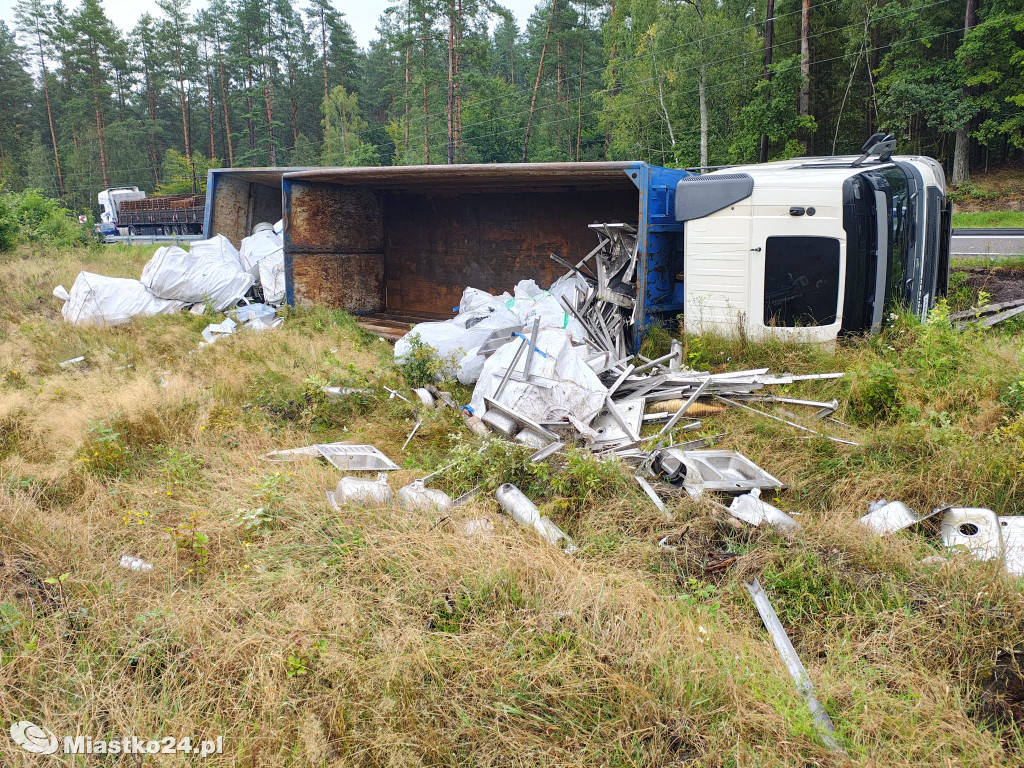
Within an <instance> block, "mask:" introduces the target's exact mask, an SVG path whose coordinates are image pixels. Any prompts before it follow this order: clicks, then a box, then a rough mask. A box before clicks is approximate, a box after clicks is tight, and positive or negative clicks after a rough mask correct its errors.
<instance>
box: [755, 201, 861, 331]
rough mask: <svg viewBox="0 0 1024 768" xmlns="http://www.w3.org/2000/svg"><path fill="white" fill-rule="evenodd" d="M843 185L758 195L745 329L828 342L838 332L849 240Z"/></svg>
mask: <svg viewBox="0 0 1024 768" xmlns="http://www.w3.org/2000/svg"><path fill="white" fill-rule="evenodd" d="M832 198H838V190H835V193H834V194H832V193H830V192H828V191H826V190H816V189H814V188H808V187H806V186H796V185H794V187H793V189H792V190H785V189H778V188H775V189H772V190H771V192H770V196H769V195H767V194H764V195H758V193H757V192H756V191H755V193H754V204H753V223H752V224H753V226H752V231H751V250H750V290H751V292H750V296H749V301H748V305H749V310H748V322H747V332H748V333H749V334H750V335H751V336H753V337H755V338H756V337H764V336H776V337H781V338H794V339H800V340H802V341H829V340H831V339H834V338H835V337H836V335H837V334H838V332H839V329H840V325H841V321H842V312H843V296H844V288H845V283H846V269H845V266H846V259H845V257H846V237H845V232H844V230H843V227H842V205H841V198H839V199H832Z"/></svg>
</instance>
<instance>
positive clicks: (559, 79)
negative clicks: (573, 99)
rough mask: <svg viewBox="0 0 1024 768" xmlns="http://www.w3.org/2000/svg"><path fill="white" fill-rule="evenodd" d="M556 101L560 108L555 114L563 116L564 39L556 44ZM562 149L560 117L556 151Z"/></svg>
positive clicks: (557, 124) (557, 123)
mask: <svg viewBox="0 0 1024 768" xmlns="http://www.w3.org/2000/svg"><path fill="white" fill-rule="evenodd" d="M555 91H556V97H555V103H556V104H558V109H557V110H556V112H555V114H556V115H559V116H561V114H562V41H561V40H559V41H558V43H557V44H556V45H555ZM561 150H562V121H561V119H560V117H559V119H558V120H557V122H556V123H555V151H556V152H561Z"/></svg>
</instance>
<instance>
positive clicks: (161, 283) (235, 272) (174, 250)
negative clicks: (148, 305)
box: [142, 245, 253, 312]
mask: <svg viewBox="0 0 1024 768" xmlns="http://www.w3.org/2000/svg"><path fill="white" fill-rule="evenodd" d="M142 284H143V285H145V286H146V288H148V289H149V290H150V291H152V292H153V293H154V294H155V295H157V296H160V297H161V298H164V299H177V300H178V301H184V302H186V303H189V304H198V303H204V302H209V303H210V304H212V305H213V308H214V309H215V310H216V311H218V312H223V311H224V310H225V309H227V308H228V307H230V306H232V305H233V304H235V303H236V302H237V301H238V300H239V299H240V298H242V297H243V296H244V295H245V294H246V292H247V291H248V290H249V289H250V288H251V287H252V284H253V277H252V275H250V274H248V273H247V272H243V271H242V269H241V267H240V266H239V264H238V262H237V261H236V260H234V258H233V257H232V256H231V255H230V254H227V253H224V252H223V250H220V251H217V250H216V249H213V248H206V249H203V248H200V249H199V250H198V251H197V250H195V248H193V250H192V251H190V252H187V253H186V252H185V251H184V250H182V249H181V248H178V247H177V246H174V245H172V246H166V245H165V246H162V247H160V248H158V249H157V251H156V253H154V254H153V258H152V259H150V260H149V261H148V262H147V263H146V266H145V267H143V268H142Z"/></svg>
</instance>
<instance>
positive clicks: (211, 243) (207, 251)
mask: <svg viewBox="0 0 1024 768" xmlns="http://www.w3.org/2000/svg"><path fill="white" fill-rule="evenodd" d="M189 252H190V253H191V254H192V255H193V256H196V257H201V258H204V259H210V260H214V261H219V262H224V263H225V264H231V265H233V266H236V267H239V268H241V267H242V258H241V257H240V256H239V255H238V249H237V248H235V246H234V245H232V244H231V241H230V240H228V239H227V238H226V237H224V235H214V236H213V237H211V238H210V239H209V240H196V241H194V242H193V243H192V244H191V245H190V246H189Z"/></svg>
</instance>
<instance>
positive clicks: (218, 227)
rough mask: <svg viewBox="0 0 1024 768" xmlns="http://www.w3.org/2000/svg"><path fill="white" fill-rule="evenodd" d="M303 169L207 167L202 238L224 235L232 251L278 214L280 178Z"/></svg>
mask: <svg viewBox="0 0 1024 768" xmlns="http://www.w3.org/2000/svg"><path fill="white" fill-rule="evenodd" d="M301 170H305V169H303V168H211V169H210V171H209V173H208V174H207V181H206V214H205V221H204V226H203V232H204V234H205V236H206V237H213V236H214V235H224V236H225V237H226V238H227V239H228V240H230V241H231V242H232V244H233V245H234V246H235V247H236V248H240V247H241V244H242V238H244V237H248V236H249V235H251V234H252V228H253V227H255V226H256V225H257V224H259V223H260V222H263V221H266V222H269V223H271V224H273V223H274V222H276V221H278V220H279V219H280V218H281V214H282V204H281V178H282V176H284V174H285V173H286V172H288V171H301Z"/></svg>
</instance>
